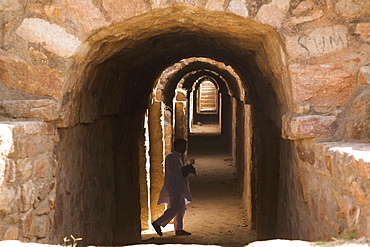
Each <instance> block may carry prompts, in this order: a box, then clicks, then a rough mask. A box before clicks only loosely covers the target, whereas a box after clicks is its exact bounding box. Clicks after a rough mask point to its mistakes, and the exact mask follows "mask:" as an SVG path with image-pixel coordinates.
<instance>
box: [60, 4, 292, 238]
mask: <svg viewBox="0 0 370 247" xmlns="http://www.w3.org/2000/svg"><path fill="white" fill-rule="evenodd" d="M89 42H90V44H91V48H90V49H89V52H88V53H87V55H86V56H84V58H83V59H81V64H79V65H76V66H75V68H76V73H75V74H74V75H73V78H71V80H70V81H71V84H70V87H69V88H66V91H67V92H66V96H65V97H64V109H65V110H64V113H63V114H64V116H63V119H64V120H65V119H71V120H70V123H69V125H68V126H66V127H65V128H60V136H61V140H60V144H59V147H60V149H59V151H58V160H60V162H61V167H62V168H63V169H62V170H61V172H60V173H59V174H58V176H59V177H60V181H65V183H66V184H67V185H66V186H65V187H66V188H69V189H68V191H58V194H57V201H58V200H59V202H60V204H59V206H57V207H59V208H58V209H57V211H58V212H61V213H60V214H61V216H60V217H59V218H60V219H61V222H63V221H64V222H68V221H70V222H73V217H75V216H76V215H78V217H80V218H81V219H83V220H82V221H83V222H86V223H85V224H84V225H83V226H71V228H70V229H69V230H68V231H71V230H72V231H73V232H76V234H78V235H79V236H82V237H83V239H84V241H85V243H86V244H95V245H107V244H113V245H124V244H130V243H138V242H140V239H141V236H140V230H141V227H142V223H143V220H141V219H142V218H143V217H149V215H150V217H152V218H155V217H156V214H158V213H159V212H160V211H161V210H163V208H156V207H157V205H155V204H154V203H150V210H147V211H146V212H145V210H143V209H142V206H141V205H144V204H145V203H147V204H149V202H148V198H150V199H151V201H152V202H154V201H155V200H156V193H157V192H156V190H157V191H158V188H159V187H160V186H161V184H162V181H163V180H162V177H161V176H163V173H162V175H161V173H160V172H159V171H160V170H162V172H163V164H162V162H163V154H164V153H165V150H166V149H168V148H170V143H171V142H170V141H169V140H171V139H173V138H176V135H180V136H181V137H183V136H187V135H188V133H189V132H188V126H189V125H188V123H187V121H188V118H185V117H186V116H185V114H183V112H184V111H183V110H184V109H187V108H184V106H185V105H184V103H186V102H187V101H188V98H187V93H186V91H185V90H183V91H181V90H178V91H176V90H175V89H176V88H177V87H178V85H180V84H181V83H180V81H181V78H184V81H183V83H182V87H183V88H185V89H186V88H187V87H188V83H190V82H194V81H195V80H194V79H195V78H200V76H204V75H207V76H211V77H213V78H221V77H222V78H223V79H224V80H225V81H226V82H227V84H226V85H227V87H229V89H225V90H226V91H227V92H228V93H225V94H224V95H225V97H226V98H228V99H226V100H225V99H223V100H222V102H223V103H222V108H223V109H222V110H221V112H223V114H221V115H222V118H225V119H223V120H222V121H221V123H222V124H221V128H222V129H224V128H228V130H227V131H225V134H226V135H221V138H223V137H225V138H226V139H225V141H223V144H225V148H227V149H228V151H229V152H230V153H231V155H232V156H233V157H235V163H236V164H238V166H237V176H238V181H240V182H239V183H240V187H241V188H242V189H243V196H244V203H245V204H246V207H247V212H248V216H247V217H248V218H249V219H250V221H251V222H250V223H251V225H252V226H253V227H254V228H256V229H257V232H258V235H259V236H258V237H259V238H260V239H264V238H272V237H275V235H274V234H275V233H274V232H275V225H276V218H277V207H276V203H277V196H278V180H279V175H278V174H279V172H278V171H279V145H278V144H279V142H280V139H281V137H280V136H281V135H280V131H279V127H278V126H280V124H281V123H280V120H279V119H280V118H281V115H282V114H283V113H284V111H286V110H287V107H288V105H289V102H290V101H289V100H290V94H289V92H290V91H289V85H287V84H286V81H287V80H286V74H287V73H286V71H285V66H284V63H283V60H284V59H283V56H284V53H283V52H282V48H281V43H280V40H279V37H278V35H277V34H276V33H275V32H274V30H272V29H271V28H270V27H268V26H265V25H262V24H260V23H257V22H255V21H253V20H249V19H245V18H241V17H238V16H236V15H233V14H227V13H221V12H220V13H219V12H209V11H206V10H203V9H199V8H196V7H188V6H177V7H171V8H168V9H159V10H153V11H151V12H149V13H147V14H143V15H140V16H137V17H134V18H132V19H130V20H127V21H125V22H124V23H117V24H115V25H112V26H111V27H108V28H105V29H104V30H101V31H100V32H97V33H96V34H94V35H93V36H91V37H90V39H89ZM184 58H206V59H212V60H214V61H221V62H222V63H223V65H222V66H221V67H219V66H218V65H217V63H207V62H205V61H204V59H203V60H202V59H200V60H199V59H198V60H197V59H195V61H192V62H191V63H188V62H189V60H188V62H185V64H184V66H183V68H182V69H181V71H180V70H179V71H176V72H175V73H171V71H167V73H169V74H170V75H171V76H169V77H168V83H167V85H168V88H167V91H168V92H173V94H171V93H167V94H164V98H163V99H162V98H161V93H160V92H158V91H156V92H155V93H156V95H155V97H151V95H152V91H153V88H154V86H155V82H156V81H157V79H158V78H160V75H161V73H162V72H163V71H165V69H166V68H168V67H169V66H171V65H173V64H175V63H176V62H177V61H180V60H181V59H184ZM187 63H188V64H187ZM230 68H232V69H233V70H234V72H230V71H231V70H230ZM215 73H216V74H218V75H219V76H215ZM233 73H235V74H233ZM236 73H237V75H236ZM185 75H186V76H185ZM236 78H240V80H237V79H236ZM220 81H221V80H220ZM190 84H191V85H192V83H190ZM219 86H220V90H221V91H222V89H221V83H219ZM226 91H224V92H226ZM176 92H178V93H177V94H176ZM158 97H159V98H158ZM153 98H157V99H161V100H158V102H154V104H151V103H153V102H151V99H153ZM172 99H174V100H172ZM162 102H164V105H169V104H172V103H174V104H175V105H176V106H175V107H174V108H173V111H174V112H175V114H174V115H173V116H175V117H176V119H174V120H175V123H184V122H185V123H186V124H180V125H175V127H174V128H175V131H174V133H175V134H174V135H173V134H172V132H171V133H170V136H169V137H166V138H164V139H163V140H164V141H163V142H161V143H158V142H155V141H154V140H159V139H160V138H159V137H158V136H157V137H156V135H160V136H162V133H161V132H162V131H163V130H162V127H163V129H165V128H166V125H165V123H164V121H165V117H166V110H168V109H166V107H164V108H163V107H162V106H163V105H162ZM228 104H229V105H228ZM153 105H154V107H152V106H153ZM148 109H149V110H148ZM225 109H228V110H225ZM162 112H164V113H163V115H160V114H162ZM146 116H148V117H147V119H150V118H151V117H150V116H152V118H155V117H153V116H156V117H158V118H157V119H160V121H159V123H155V121H149V122H148V126H147V129H148V130H149V131H148V135H149V142H148V140H147V139H146V137H145V133H146V131H147V130H146V128H144V126H145V124H144V123H145V119H146ZM181 118H185V121H182V120H181ZM172 120H173V119H172ZM172 120H170V121H172ZM228 121H229V122H228ZM60 125H61V126H63V123H60ZM156 130H160V131H156ZM221 132H222V130H221ZM190 141H191V142H192V144H194V140H190ZM82 142H84V143H88V145H85V146H84V145H81V143H82ZM145 143H147V145H145ZM66 147H69V148H66ZM70 147H72V148H70ZM159 158H160V159H159ZM146 164H150V168H149V171H147V169H146V167H147V166H146ZM82 171H83V172H82ZM73 174H74V175H73ZM76 174H78V176H77V177H76V176H75V175H76ZM148 176H149V177H150V181H156V183H157V184H156V185H153V186H151V190H150V191H148V188H147V187H146V184H147V183H146V182H145V181H146V180H147V179H148ZM64 178H66V179H64ZM62 183H63V182H62ZM153 188H155V189H153ZM145 191H146V192H145ZM62 200H63V202H61V201H62ZM143 200H147V201H146V202H145V201H143ZM63 204H64V205H66V204H68V205H73V206H71V207H65V208H63V206H60V205H63ZM72 208H73V209H72ZM71 211H73V212H71ZM153 212H154V213H153ZM145 214H146V215H145ZM58 227H64V228H67V227H66V224H63V223H60V225H59V226H58V225H57V227H56V228H58ZM102 228H103V229H109V230H107V231H104V233H102V231H101V229H102ZM56 230H61V229H56ZM107 239H110V240H111V243H107V241H108V240H107Z"/></svg>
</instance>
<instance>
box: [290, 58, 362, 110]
mask: <svg viewBox="0 0 370 247" xmlns="http://www.w3.org/2000/svg"><path fill="white" fill-rule="evenodd" d="M289 70H290V74H291V79H292V95H293V100H294V101H295V102H301V101H308V102H311V103H313V104H315V105H316V106H322V107H334V106H343V105H344V104H346V103H347V101H348V99H349V97H350V95H351V94H352V92H353V91H354V88H355V86H356V78H355V77H354V76H353V75H351V74H350V73H348V72H347V71H345V70H341V69H335V68H331V67H327V66H321V65H303V64H291V65H290V66H289Z"/></svg>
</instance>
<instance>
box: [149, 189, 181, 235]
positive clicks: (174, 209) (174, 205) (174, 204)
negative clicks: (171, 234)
mask: <svg viewBox="0 0 370 247" xmlns="http://www.w3.org/2000/svg"><path fill="white" fill-rule="evenodd" d="M185 209H186V207H185V199H184V198H182V197H181V196H180V195H176V196H175V197H174V198H172V199H171V204H170V205H169V208H168V209H167V210H166V211H165V212H164V213H163V215H162V216H161V217H159V218H158V219H157V220H156V221H155V222H156V223H157V224H158V225H160V226H163V227H165V226H166V225H167V224H168V223H169V222H170V221H171V220H172V219H173V218H174V223H175V230H176V231H179V230H182V228H183V218H184V215H185Z"/></svg>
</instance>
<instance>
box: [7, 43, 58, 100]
mask: <svg viewBox="0 0 370 247" xmlns="http://www.w3.org/2000/svg"><path fill="white" fill-rule="evenodd" d="M61 77H62V75H61V74H60V73H59V72H57V71H56V70H54V69H52V68H50V67H48V66H46V65H32V64H30V63H28V62H27V61H25V60H23V59H22V58H20V57H19V56H17V55H15V54H12V53H8V52H5V51H3V50H0V81H2V82H3V83H4V85H5V86H6V87H8V88H11V89H16V90H19V91H23V92H27V93H29V94H34V95H40V96H48V97H52V98H55V99H60V98H61V96H62V84H63V81H62V79H61Z"/></svg>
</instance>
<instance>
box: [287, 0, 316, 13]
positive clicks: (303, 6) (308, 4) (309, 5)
mask: <svg viewBox="0 0 370 247" xmlns="http://www.w3.org/2000/svg"><path fill="white" fill-rule="evenodd" d="M313 7H315V3H314V2H313V1H312V0H306V1H303V2H301V3H300V4H298V6H297V7H296V8H295V9H293V11H292V14H293V15H303V14H305V13H307V12H308V11H310V10H311V9H313Z"/></svg>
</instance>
